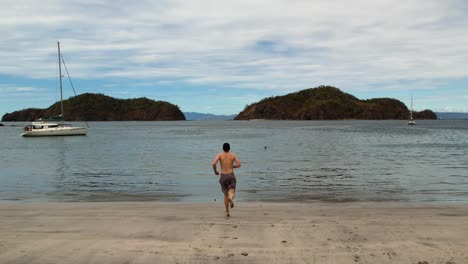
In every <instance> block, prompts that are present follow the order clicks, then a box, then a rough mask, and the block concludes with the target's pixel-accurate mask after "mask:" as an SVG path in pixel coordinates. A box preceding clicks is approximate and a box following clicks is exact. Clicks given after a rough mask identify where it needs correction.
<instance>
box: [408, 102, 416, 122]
mask: <svg viewBox="0 0 468 264" xmlns="http://www.w3.org/2000/svg"><path fill="white" fill-rule="evenodd" d="M408 125H410V126H413V125H416V121H414V120H413V96H411V109H410V118H409V120H408Z"/></svg>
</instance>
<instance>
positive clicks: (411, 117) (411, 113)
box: [410, 95, 413, 120]
mask: <svg viewBox="0 0 468 264" xmlns="http://www.w3.org/2000/svg"><path fill="white" fill-rule="evenodd" d="M410 119H411V120H413V96H412V95H411V111H410Z"/></svg>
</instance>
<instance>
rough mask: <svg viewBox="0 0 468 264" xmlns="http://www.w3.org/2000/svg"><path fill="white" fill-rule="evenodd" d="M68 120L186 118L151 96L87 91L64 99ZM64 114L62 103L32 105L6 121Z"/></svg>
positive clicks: (169, 105)
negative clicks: (128, 96)
mask: <svg viewBox="0 0 468 264" xmlns="http://www.w3.org/2000/svg"><path fill="white" fill-rule="evenodd" d="M63 105H64V111H65V113H64V116H65V120H67V121H82V120H86V121H125V120H132V121H152V120H154V121H163V120H185V116H184V114H183V113H182V111H180V109H179V107H178V106H176V105H173V104H171V103H168V102H164V101H154V100H151V99H148V98H145V97H143V98H136V99H116V98H113V97H110V96H106V95H103V94H92V93H85V94H81V95H78V96H75V97H71V98H69V99H68V100H64V101H63ZM59 114H60V102H57V103H55V104H53V105H51V106H50V107H49V108H47V109H37V108H29V109H24V110H20V111H16V112H13V113H7V114H5V115H4V116H3V117H2V121H34V120H36V119H39V118H42V117H50V116H56V115H59Z"/></svg>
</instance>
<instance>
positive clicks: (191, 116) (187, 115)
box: [184, 112, 236, 120]
mask: <svg viewBox="0 0 468 264" xmlns="http://www.w3.org/2000/svg"><path fill="white" fill-rule="evenodd" d="M184 115H185V119H187V120H233V119H234V117H235V116H236V115H213V114H202V113H196V112H184Z"/></svg>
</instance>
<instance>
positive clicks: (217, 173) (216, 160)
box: [211, 154, 219, 175]
mask: <svg viewBox="0 0 468 264" xmlns="http://www.w3.org/2000/svg"><path fill="white" fill-rule="evenodd" d="M218 160H219V154H218V155H216V157H215V158H214V160H213V163H212V164H211V166H212V167H213V172H214V174H215V175H219V172H218V169H217V168H216V164H218Z"/></svg>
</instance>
